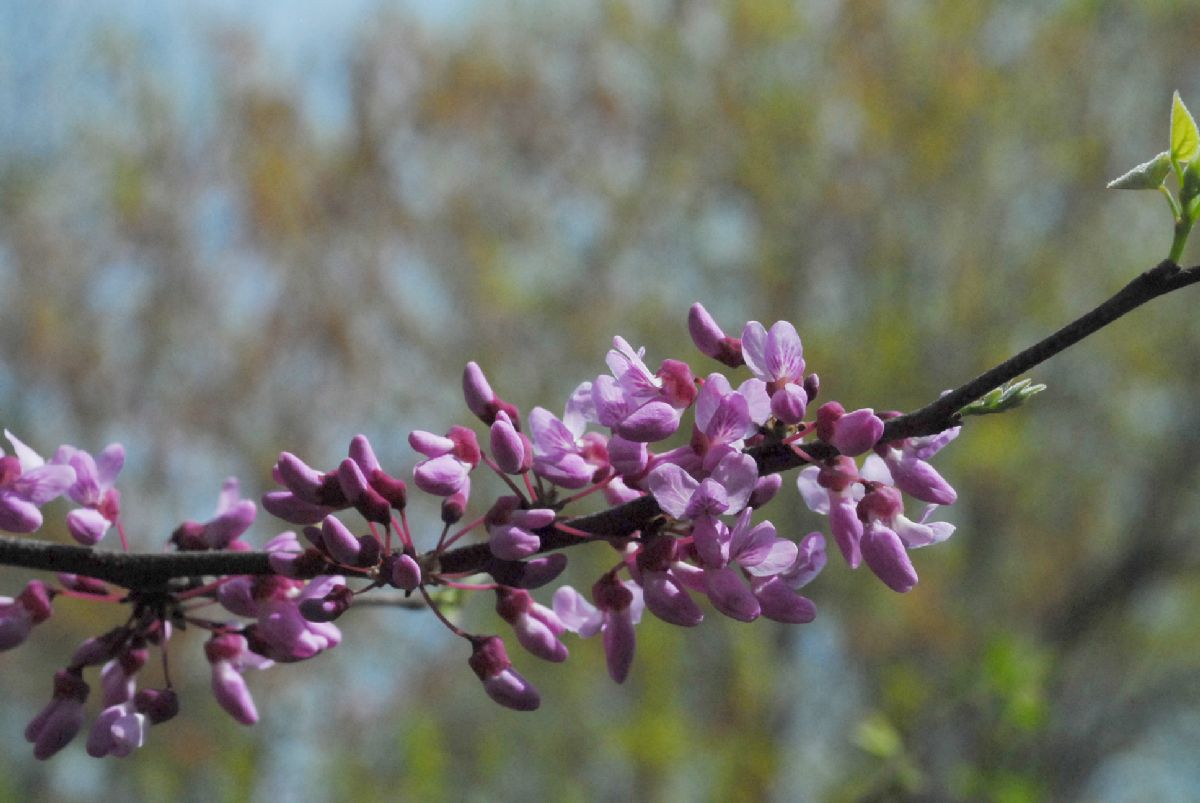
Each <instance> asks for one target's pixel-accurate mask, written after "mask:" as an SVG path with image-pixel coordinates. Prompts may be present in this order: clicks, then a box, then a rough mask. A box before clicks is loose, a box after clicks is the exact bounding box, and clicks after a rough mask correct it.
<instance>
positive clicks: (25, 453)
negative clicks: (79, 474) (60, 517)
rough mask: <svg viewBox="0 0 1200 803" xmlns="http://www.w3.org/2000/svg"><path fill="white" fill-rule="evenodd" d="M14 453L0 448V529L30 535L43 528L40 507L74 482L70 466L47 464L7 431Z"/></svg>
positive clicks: (5, 431)
mask: <svg viewBox="0 0 1200 803" xmlns="http://www.w3.org/2000/svg"><path fill="white" fill-rule="evenodd" d="M4 436H5V437H6V438H8V441H9V443H11V444H12V447H13V452H14V453H15V454H12V455H5V454H4V451H3V450H2V449H0V530H6V531H8V532H10V533H31V532H33V531H35V530H36V529H37V528H39V527H41V526H42V511H40V510H38V508H39V507H41V506H42V505H44V504H46V503H47V502H49V501H50V500H52V499H54V498H55V497H57V496H61V495H62V494H63V493H64V492H65V491H66V490H67V488H69V487H70V486H71V485H72V484H73V483H74V482H75V470H74V469H73V468H71V467H70V466H64V465H58V464H55V463H50V464H47V463H46V461H45V460H43V459H42V456H41V455H39V454H38V453H37V452H35V451H33V450H32V449H30V448H29V447H28V446H26V445H25V444H24V443H22V442H21V441H20V440H18V439H17V437H16V436H15V435H13V434H12V433H11V432H9V431H8V430H4Z"/></svg>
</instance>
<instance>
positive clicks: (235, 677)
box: [204, 633, 271, 725]
mask: <svg viewBox="0 0 1200 803" xmlns="http://www.w3.org/2000/svg"><path fill="white" fill-rule="evenodd" d="M204 655H205V656H206V657H207V658H208V662H209V663H210V664H212V690H213V695H214V696H215V697H216V698H217V704H218V705H220V706H221V708H223V709H225V711H226V713H228V714H229V715H230V716H231V717H233V718H234V719H235V720H237V721H238V722H240V723H241V724H243V725H253V724H254V723H255V722H257V721H258V710H257V709H256V708H255V707H254V698H253V697H251V696H250V690H249V689H248V688H247V687H246V681H245V680H244V679H243V678H242V672H243V671H244V670H245V669H246V668H247V667H252V666H257V667H258V668H260V669H265V668H266V667H268V666H270V665H271V662H270V661H262V660H261V659H258V658H256V656H255V655H254V653H251V652H250V651H249V650H248V649H247V642H246V639H245V638H244V637H243V636H240V635H238V634H237V633H223V634H220V635H214V636H213V637H212V638H211V639H209V640H208V641H207V642H206V643H205V644H204Z"/></svg>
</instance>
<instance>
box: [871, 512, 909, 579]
mask: <svg viewBox="0 0 1200 803" xmlns="http://www.w3.org/2000/svg"><path fill="white" fill-rule="evenodd" d="M862 555H863V560H865V561H866V563H867V565H868V566H870V567H871V571H873V572H875V575H876V576H877V577H878V578H879V579H880V580H882V581H883V582H884V584H885V585H887V587H888V588H890V589H892V590H893V591H898V592H900V593H901V594H903V593H905V592H906V591H911V590H912V588H913V586H915V585H916V584H917V570H916V569H914V568H913V565H912V560H911V559H909V557H908V552H907V551H906V550H905V549H904V544H903V543H902V542H901V541H900V536H898V535H896V533H895V532H894V531H892V530H890V529H888V528H887V527H885V526H884V525H883V524H881V523H880V522H878V521H874V522H871V524H869V525H868V526H867V528H866V531H865V532H864V533H863V539H862Z"/></svg>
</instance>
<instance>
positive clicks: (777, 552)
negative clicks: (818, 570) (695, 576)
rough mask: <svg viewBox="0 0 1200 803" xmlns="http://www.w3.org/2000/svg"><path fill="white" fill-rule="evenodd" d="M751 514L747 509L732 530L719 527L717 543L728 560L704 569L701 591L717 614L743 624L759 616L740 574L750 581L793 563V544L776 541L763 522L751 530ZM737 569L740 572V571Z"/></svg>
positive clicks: (770, 529) (750, 591)
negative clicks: (702, 589)
mask: <svg viewBox="0 0 1200 803" xmlns="http://www.w3.org/2000/svg"><path fill="white" fill-rule="evenodd" d="M752 514H753V511H752V510H751V509H750V508H746V509H745V510H743V511H742V513H741V515H739V516H738V519H737V522H736V523H735V524H734V526H733V529H729V528H728V527H726V526H725V525H724V524H723V523H718V526H717V535H716V537H717V539H718V540H719V541H720V542H721V552H722V554H724V555H727V556H728V557H727V559H726V560H725V561H723V562H722V564H721V565H716V566H714V565H707V566H705V568H704V589H705V591H706V592H707V593H708V598H709V599H710V600H711V601H712V603H713V605H714V606H716V608H717V610H719V611H720V612H721V613H723V614H725V615H726V616H729V617H732V618H734V619H738V620H741V621H743V622H750V621H753V620H754V619H756V618H758V616H759V614H760V613H761V612H762V610H761V606H760V603H759V601H758V599H757V596H756V595H755V593H754V591H753V590H752V588H750V587H748V586H747V585H746V584H745V583H744V582H743V580H742V572H743V571H744V572H746V573H748V574H749V575H751V576H752V577H772V576H774V575H777V574H779V573H781V572H783V571H785V570H787V569H788V568H789V567H790V566H791V565H792V564H793V563H794V562H795V560H796V555H797V554H798V551H797V548H796V544H795V543H794V542H793V541H789V540H787V539H786V538H776V536H775V527H774V526H773V525H772V524H771V523H770V522H769V521H764V522H762V523H760V524H758V525H755V526H751V522H750V517H751V515H752ZM739 569H740V571H739Z"/></svg>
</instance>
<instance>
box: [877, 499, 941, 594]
mask: <svg viewBox="0 0 1200 803" xmlns="http://www.w3.org/2000/svg"><path fill="white" fill-rule="evenodd" d="M936 507H937V506H936V505H931V506H929V508H927V509H926V511H925V513H924V515H923V516H922V517H921V520H920V521H915V522H914V521H912V520H910V519H908V518H906V517H905V516H904V501H903V499H902V498H901V496H900V492H899V491H898V490H896V489H895V488H893V487H892V486H890V485H884V484H881V483H872V487H871V488H870V490H868V491H867V493H866V495H864V496H863V498H862V500H861V501H860V502H859V503H858V516H859V518H860V519H861V520H862V521H863V522H864V524H865V529H864V531H863V539H862V554H863V559H864V560H865V561H866V563H867V565H868V566H870V567H871V571H873V572H875V574H876V575H877V576H878V577H879V579H880V580H883V582H884V583H885V584H886V585H887V586H888V587H889V588H891V589H892V590H893V591H899V592H901V593H903V592H905V591H908V590H910V589H911V588H912V587H913V586H915V585H916V584H917V573H916V570H915V569H914V568H913V565H912V561H911V560H910V559H909V557H908V553H907V550H908V549H914V548H917V547H922V546H928V545H930V544H936V543H939V542H941V541H944V540H946V539H947V538H949V537H950V536H951V534H953V532H954V525H953V524H950V523H948V522H944V521H937V522H929V523H926V521H927V520H928V518H929V515H930V514H931V513H932V511H933V510H934V509H935V508H936Z"/></svg>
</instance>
